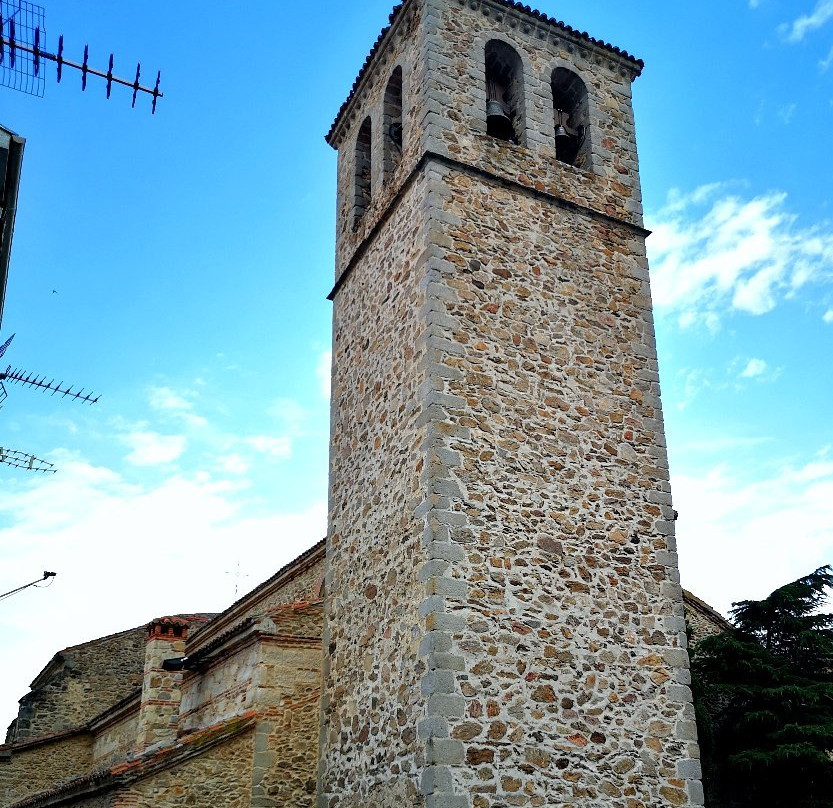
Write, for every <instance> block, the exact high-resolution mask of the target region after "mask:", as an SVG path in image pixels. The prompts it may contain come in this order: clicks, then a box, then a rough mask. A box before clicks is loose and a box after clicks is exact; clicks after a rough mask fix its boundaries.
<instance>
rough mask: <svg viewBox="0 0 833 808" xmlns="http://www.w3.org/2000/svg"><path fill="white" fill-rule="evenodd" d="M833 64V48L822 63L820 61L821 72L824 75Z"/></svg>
mask: <svg viewBox="0 0 833 808" xmlns="http://www.w3.org/2000/svg"><path fill="white" fill-rule="evenodd" d="M831 64H833V47H831V48H830V51H829V52H828V54H827V56H825V57H824V59H822V60H821V61H819V70H821V72H822V73H825V72H826V71H828V70H829V69H830V65H831Z"/></svg>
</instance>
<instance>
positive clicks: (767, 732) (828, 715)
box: [692, 566, 833, 808]
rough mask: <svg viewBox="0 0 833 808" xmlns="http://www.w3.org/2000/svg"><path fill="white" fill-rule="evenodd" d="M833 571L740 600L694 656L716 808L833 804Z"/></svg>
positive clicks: (710, 797)
mask: <svg viewBox="0 0 833 808" xmlns="http://www.w3.org/2000/svg"><path fill="white" fill-rule="evenodd" d="M831 588H833V569H832V568H831V567H829V566H826V567H821V568H819V569H817V570H816V571H815V572H813V573H811V574H810V575H806V576H804V577H803V578H799V579H798V580H797V581H793V582H792V583H790V584H787V585H786V586H782V587H781V588H779V589H776V590H775V591H774V592H773V593H772V594H771V595H770V596H769V597H767V598H765V599H764V600H757V601H756V600H745V601H741V602H739V603H734V604H733V608H732V611H731V617H732V623H733V624H734V630H732V631H725V632H723V633H722V634H718V635H715V636H713V637H708V638H706V639H704V640H702V641H701V642H699V643H698V644H697V646H696V648H695V649H694V651H693V653H692V674H693V679H694V693H695V705H696V709H697V718H698V725H699V728H700V736H701V746H702V753H703V764H704V781H705V786H706V794H707V805H709V806H710V807H711V806H714V808H717V806H720V807H721V808H724V807H725V808H746V806H755V808H831V806H833V758H831V752H833V614H825V613H822V612H820V611H819V610H820V608H821V607H823V606H824V604H825V602H826V600H827V596H828V591H829V590H830V589H831Z"/></svg>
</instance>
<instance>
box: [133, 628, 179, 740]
mask: <svg viewBox="0 0 833 808" xmlns="http://www.w3.org/2000/svg"><path fill="white" fill-rule="evenodd" d="M187 637H188V622H187V621H186V620H182V619H179V618H176V617H162V618H159V619H157V620H154V621H152V622H151V623H150V624H149V625H148V630H147V641H146V643H145V669H144V676H143V679H142V698H141V703H140V706H139V721H138V731H137V737H136V752H137V754H140V753H142V752H143V751H145V750H146V749H150V748H152V747H155V746H157V745H159V744H162V743H165V742H167V741H169V740H170V739H171V737H172V736H174V735H175V733H176V731H177V727H178V724H179V706H180V701H181V699H182V675H183V674H182V671H169V670H165V669H164V667H163V666H164V663H165V660H168V659H176V658H179V657H182V656H184V655H185V640H186V639H187Z"/></svg>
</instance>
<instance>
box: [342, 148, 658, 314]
mask: <svg viewBox="0 0 833 808" xmlns="http://www.w3.org/2000/svg"><path fill="white" fill-rule="evenodd" d="M431 162H436V163H441V164H442V165H445V166H448V167H449V168H453V169H455V170H457V171H461V172H464V173H466V174H470V175H473V176H476V177H480V178H483V179H486V180H488V181H490V182H496V183H499V184H500V185H503V186H504V187H507V188H513V189H515V190H519V191H523V192H524V193H527V194H531V195H532V196H535V197H537V198H538V199H544V200H547V201H548V202H550V203H552V204H554V205H557V206H558V207H561V208H565V209H567V210H572V211H574V212H576V213H580V214H583V215H585V216H589V217H590V218H593V219H598V220H600V221H603V222H606V223H607V224H612V225H615V226H616V227H623V228H625V229H626V230H630V231H631V232H633V233H635V234H636V235H639V236H642V237H643V238H647V237H648V236H650V235H651V231H650V230H646V229H645V228H644V227H642V226H641V225H638V224H634V223H633V222H629V221H627V219H620V218H618V217H616V216H611V215H610V214H608V213H603V212H602V211H600V210H596V209H595V208H591V207H589V206H587V205H581V204H579V203H578V202H573V201H572V200H571V199H565V198H564V197H562V196H558V195H557V194H553V193H551V192H549V191H541V190H538V189H537V188H535V187H533V186H531V185H525V184H524V183H522V182H519V181H518V180H515V179H512V178H511V177H507V176H505V175H503V174H496V173H495V172H493V171H489V170H488V169H485V168H481V167H479V166H473V165H470V164H469V163H463V162H461V161H460V160H455V159H454V158H453V157H447V156H445V155H443V154H439V153H437V152H432V151H426V152H425V153H424V154H423V155H422V157H421V158H420V159H419V160H418V161H417V164H416V165H415V166H414V167H413V169H412V170H411V173H410V174H409V175H408V176H407V177H406V178H405V179H404V180H403V182H402V184H401V185H400V186H399V189H398V190H397V192H396V193H395V194H394V195H393V196H392V197H391V198H390V201H389V202H388V204H387V206H386V207H385V208H384V209H383V210H382V211H381V212H380V213H379V215H378V217H377V219H376V221H375V222H374V224H373V227H371V228H370V230H368V232H367V234H366V235H365V237H364V238H363V239H362V240H361V241H360V242H359V244H357V245H356V249H355V250H354V251H353V255H352V256H351V258H350V260H349V261H348V262H347V265H346V266H345V267H344V269H343V270H342V271H341V274H340V275H339V276H338V279H337V280H336V282H335V285H334V286H333V288H332V289H331V290H330V293H329V294H328V295H327V300H330V301H332V300H335V298H336V295H337V294H338V293H339V291H340V290H341V287H342V286H344V284H345V283H346V282H347V279H348V278H349V276H350V274H351V273H352V272H353V269H354V268H355V266H356V264H358V262H359V261H360V260H361V258H362V256H363V255H364V253H365V252H366V251H367V248H368V246H369V245H370V244H371V243H372V242H373V240H374V239H375V238H376V236H377V235H378V233H379V231H380V230H381V229H382V227H383V225H384V224H385V222H386V221H387V220H388V219H389V218H390V216H391V214H392V213H393V211H394V209H395V208H396V206H397V204H398V203H399V201H400V200H401V199H402V197H403V196H404V195H405V193H406V191H408V189H409V188H410V187H411V185H413V183H414V180H415V179H416V177H418V176H419V174H420V172H421V171H422V170H423V169H424V168H425V167H426V166H427V165H428V163H431Z"/></svg>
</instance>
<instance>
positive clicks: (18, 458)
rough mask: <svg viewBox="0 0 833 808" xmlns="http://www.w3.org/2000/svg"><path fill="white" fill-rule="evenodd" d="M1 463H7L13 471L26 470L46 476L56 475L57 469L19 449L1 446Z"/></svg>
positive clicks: (46, 461)
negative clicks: (39, 472)
mask: <svg viewBox="0 0 833 808" xmlns="http://www.w3.org/2000/svg"><path fill="white" fill-rule="evenodd" d="M0 463H5V464H6V465H7V466H11V467H12V468H13V469H26V471H41V472H43V473H44V474H54V473H55V472H56V471H57V469H56V468H55V466H54V465H53V464H52V463H50V462H49V461H48V460H41V459H40V458H39V457H35V456H34V455H33V454H29V453H28V452H21V451H18V450H17V449H4V448H3V447H2V446H0Z"/></svg>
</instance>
